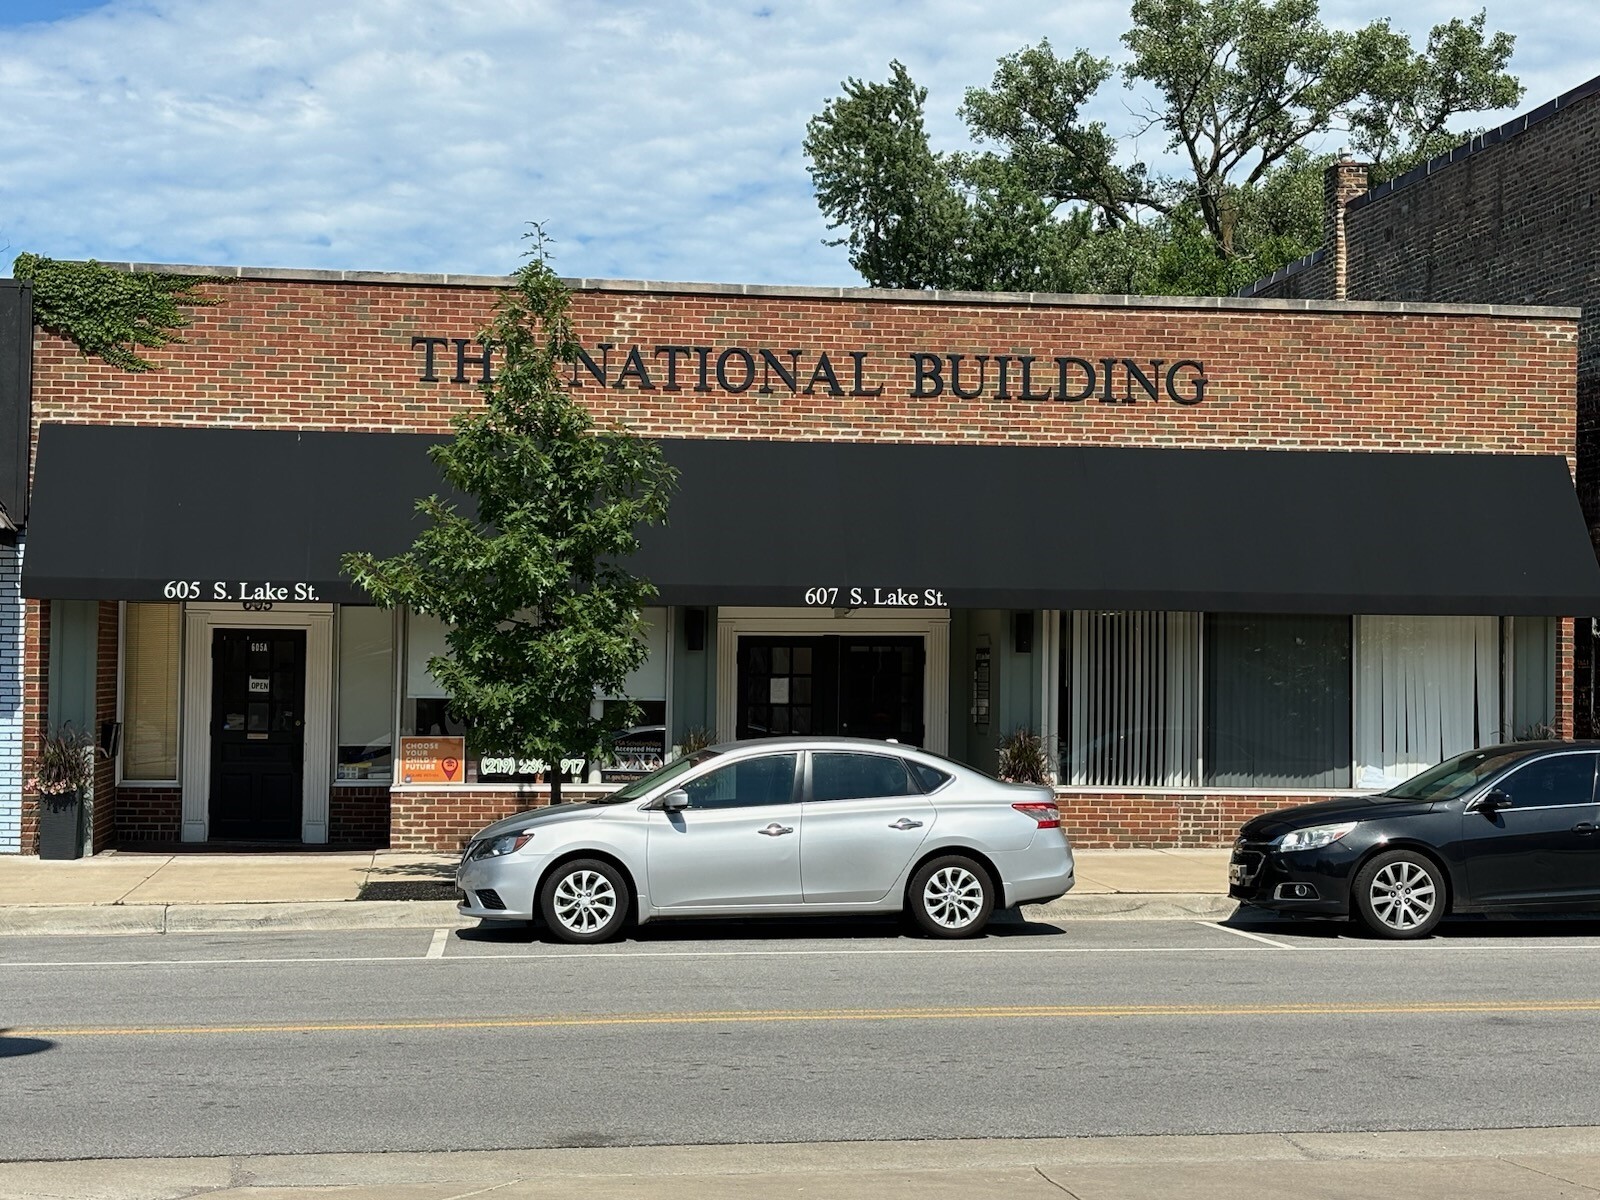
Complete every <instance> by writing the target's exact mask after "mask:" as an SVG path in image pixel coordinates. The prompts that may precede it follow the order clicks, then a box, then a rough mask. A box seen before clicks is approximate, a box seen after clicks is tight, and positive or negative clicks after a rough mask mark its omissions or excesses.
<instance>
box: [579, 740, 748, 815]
mask: <svg viewBox="0 0 1600 1200" xmlns="http://www.w3.org/2000/svg"><path fill="white" fill-rule="evenodd" d="M716 753H717V752H716V751H715V750H696V751H695V752H694V753H693V754H688V755H685V756H684V757H683V758H675V759H673V760H672V761H671V762H669V763H668V764H667V765H666V766H664V767H657V768H656V769H655V770H654V771H651V772H650V774H648V775H646V776H644V778H642V779H635V780H634V781H633V782H632V783H630V784H628V785H627V786H626V787H623V788H620V789H618V790H617V791H615V792H612V793H611V794H610V795H609V796H601V797H600V798H599V799H597V800H595V801H594V803H595V804H626V803H627V802H628V801H629V800H637V799H639V798H640V797H641V796H644V795H647V794H648V793H649V792H651V791H653V790H654V789H655V788H658V787H660V786H661V785H662V784H663V783H666V782H668V781H669V780H673V779H676V778H677V777H678V776H679V775H682V774H683V773H684V772H685V771H687V770H688V769H689V768H690V767H697V766H699V765H700V764H701V763H703V762H705V761H706V759H708V758H712V757H714V756H715V755H716Z"/></svg>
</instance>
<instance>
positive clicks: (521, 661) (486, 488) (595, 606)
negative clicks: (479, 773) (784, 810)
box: [342, 226, 675, 803]
mask: <svg viewBox="0 0 1600 1200" xmlns="http://www.w3.org/2000/svg"><path fill="white" fill-rule="evenodd" d="M529 236H530V237H531V238H533V239H534V242H535V246H534V249H533V251H532V252H531V253H530V254H529V256H528V261H527V262H526V263H525V264H524V265H523V267H522V269H521V270H519V271H518V272H517V274H516V276H515V278H514V282H513V284H512V286H511V288H510V289H509V290H508V291H507V292H506V293H505V294H504V295H503V297H502V298H501V301H500V304H499V306H498V308H497V309H496V312H495V315H494V317H493V319H492V321H491V322H490V324H489V325H488V327H487V328H486V329H485V330H484V331H483V332H482V334H481V335H480V338H481V340H482V343H483V346H484V352H485V353H486V354H492V355H493V356H494V361H495V363H496V372H495V376H494V379H493V382H491V383H488V384H485V385H484V386H483V388H482V391H483V397H484V404H483V407H482V408H480V409H473V410H470V411H467V412H464V413H462V414H460V415H459V416H457V417H456V418H455V420H454V422H453V424H454V427H455V436H454V438H453V440H451V441H448V442H444V443H441V444H439V445H438V446H435V447H434V448H433V449H432V450H431V451H430V454H431V455H432V457H433V460H434V462H435V463H436V464H437V465H438V467H439V471H440V474H441V475H442V476H443V478H444V480H445V482H446V483H447V484H449V485H450V487H451V488H453V489H454V490H455V491H456V492H458V493H460V494H462V495H465V496H469V497H471V498H472V499H473V501H474V502H475V504H474V511H471V512H468V511H465V510H464V509H463V508H462V507H461V506H458V505H457V504H456V503H454V502H453V501H451V500H448V499H444V498H441V497H440V496H438V495H432V496H429V497H427V498H426V499H423V500H419V501H418V502H417V511H418V512H419V513H421V514H422V515H423V516H425V517H426V518H428V521H429V524H428V527H427V528H425V529H424V530H423V532H422V533H421V534H419V535H418V537H417V539H416V542H415V543H414V544H413V545H412V547H411V549H410V550H408V551H406V552H405V553H403V554H400V555H397V556H395V557H393V558H388V559H378V558H375V557H373V556H372V555H371V554H366V553H354V554H347V555H345V556H344V559H343V562H342V565H343V567H344V570H345V572H346V573H347V574H349V575H350V576H351V577H352V578H354V579H355V581H356V582H357V583H358V584H359V585H360V586H361V587H362V588H363V589H364V590H365V591H366V592H367V593H368V595H370V596H371V597H372V599H373V601H374V602H375V603H377V604H380V605H382V606H384V607H385V608H392V607H394V606H396V605H402V604H403V605H406V606H408V607H410V608H412V609H414V610H415V611H417V612H421V613H426V614H430V615H432V616H435V617H438V618H440V619H441V620H443V621H444V622H446V623H447V624H448V625H449V626H450V630H449V633H448V634H447V635H446V642H447V644H448V645H449V648H450V654H449V656H448V657H442V656H440V657H435V658H432V659H430V660H429V661H428V669H429V670H430V671H431V672H432V673H433V675H434V678H435V679H437V680H438V681H439V682H440V684H441V685H442V686H443V687H444V689H445V692H446V694H447V695H448V696H449V700H450V706H451V710H452V712H453V713H454V714H455V716H456V717H457V719H459V720H460V721H462V722H463V723H464V724H465V725H466V728H467V743H468V747H469V749H470V750H471V751H472V752H473V753H475V754H481V753H485V752H494V753H509V754H516V755H518V756H520V757H534V758H540V759H543V760H544V761H545V762H546V763H549V764H552V766H553V768H554V769H552V770H551V771H550V772H549V777H550V781H551V795H550V798H551V802H552V803H559V801H560V798H561V771H560V767H559V764H560V762H561V759H562V758H564V757H567V756H574V755H584V756H591V757H592V756H595V755H598V754H600V753H602V752H603V751H604V749H605V746H606V742H607V740H608V738H609V736H610V735H611V734H613V733H615V732H616V731H618V730H620V729H622V728H625V727H626V726H627V725H629V724H631V723H633V722H634V721H635V720H637V712H636V710H632V706H631V705H614V706H608V708H607V710H606V711H605V712H604V714H603V715H601V716H595V715H594V712H593V704H594V700H595V697H596V696H597V695H602V694H607V693H610V694H613V695H620V694H621V693H622V689H623V686H624V681H625V680H626V678H627V676H628V674H629V672H631V671H634V670H636V669H637V668H638V667H640V666H641V665H642V664H643V662H644V660H645V658H646V655H647V650H646V647H645V643H644V641H643V639H642V626H641V615H640V610H641V609H642V608H643V606H644V605H645V604H646V603H647V602H648V601H649V600H650V599H651V598H652V597H653V596H654V595H655V594H656V592H655V588H654V587H652V586H651V585H650V584H649V583H648V582H647V581H645V580H643V579H639V578H636V577H635V576H633V575H632V574H630V573H629V572H628V571H627V570H626V568H625V567H624V566H623V565H622V562H623V560H624V559H626V558H627V556H628V555H630V554H632V553H633V552H634V551H635V550H637V548H638V538H637V530H638V529H639V527H640V526H642V525H652V524H659V523H661V522H663V521H664V520H665V519H666V511H667V504H668V499H669V496H670V493H671V490H672V487H673V485H674V481H675V472H674V471H673V469H672V468H671V467H670V466H669V465H668V464H667V463H666V461H665V459H664V458H663V457H662V454H661V449H660V447H659V446H657V445H656V444H655V443H654V442H651V441H648V440H646V439H643V438H640V437H637V436H635V435H633V434H631V433H630V432H628V431H627V430H625V429H621V428H611V429H597V428H595V426H594V423H593V421H592V419H591V418H590V416H589V414H588V412H587V411H586V410H585V409H584V408H583V407H582V406H581V405H580V404H578V403H577V402H576V401H575V400H574V399H573V398H572V395H571V393H570V392H569V390H568V386H569V385H568V375H569V374H570V372H571V370H572V365H573V364H574V363H575V362H576V361H577V347H578V344H577V341H576V339H575V337H574V334H573V329H572V324H571V317H570V313H569V308H570V303H571V297H570V294H569V293H568V291H567V289H566V287H565V286H564V285H563V284H562V283H561V281H560V279H558V278H557V277H556V275H555V273H554V272H553V271H552V270H551V269H550V266H549V262H548V254H547V245H546V241H545V237H544V234H543V231H542V230H541V229H539V227H537V226H535V227H534V230H533V232H532V233H530V234H529Z"/></svg>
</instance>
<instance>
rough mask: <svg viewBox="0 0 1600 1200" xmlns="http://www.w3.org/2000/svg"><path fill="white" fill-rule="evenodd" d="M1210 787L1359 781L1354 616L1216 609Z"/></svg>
mask: <svg viewBox="0 0 1600 1200" xmlns="http://www.w3.org/2000/svg"><path fill="white" fill-rule="evenodd" d="M1204 714H1205V739H1204V750H1205V760H1204V761H1205V782H1206V786H1207V787H1284V788H1347V787H1349V786H1350V618H1349V617H1322V616H1256V615H1252V616H1244V615H1237V614H1222V613H1218V614H1208V615H1207V616H1206V619H1205V708H1204Z"/></svg>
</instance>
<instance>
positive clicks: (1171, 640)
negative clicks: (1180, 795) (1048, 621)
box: [1067, 611, 1200, 787]
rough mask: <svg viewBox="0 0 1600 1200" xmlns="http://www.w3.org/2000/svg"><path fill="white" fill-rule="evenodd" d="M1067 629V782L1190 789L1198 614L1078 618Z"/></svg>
mask: <svg viewBox="0 0 1600 1200" xmlns="http://www.w3.org/2000/svg"><path fill="white" fill-rule="evenodd" d="M1072 622H1073V629H1072V651H1071V653H1072V673H1071V686H1070V690H1069V692H1068V697H1067V707H1068V721H1069V723H1070V728H1071V730H1072V737H1071V750H1070V757H1069V763H1068V766H1069V771H1070V774H1069V777H1070V779H1071V781H1072V783H1073V784H1074V785H1075V786H1080V787H1195V786H1197V785H1198V784H1199V782H1200V780H1199V743H1200V737H1199V725H1200V720H1199V717H1200V713H1199V688H1198V686H1197V684H1198V680H1199V662H1200V616H1199V614H1198V613H1163V612H1083V611H1080V612H1075V613H1073V614H1072Z"/></svg>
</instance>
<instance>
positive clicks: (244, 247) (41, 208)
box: [0, 0, 1600, 284]
mask: <svg viewBox="0 0 1600 1200" xmlns="http://www.w3.org/2000/svg"><path fill="white" fill-rule="evenodd" d="M1385 8H1386V6H1384V5H1382V4H1379V3H1377V2H1376V0H1349V2H1344V3H1339V2H1335V0H1325V2H1324V16H1325V17H1326V19H1328V20H1329V21H1330V22H1334V23H1338V24H1342V25H1356V24H1360V23H1363V22H1365V21H1367V20H1370V19H1372V18H1373V17H1376V16H1379V15H1383V14H1384V9H1385ZM1460 12H1461V10H1460V9H1459V8H1458V7H1457V6H1455V5H1453V4H1447V3H1444V2H1443V0H1420V2H1419V3H1415V4H1413V5H1411V6H1409V7H1408V9H1407V10H1406V14H1407V15H1406V17H1405V18H1404V19H1403V21H1398V22H1397V24H1400V25H1402V27H1404V28H1406V29H1407V30H1408V31H1409V32H1411V33H1412V35H1413V36H1414V37H1415V38H1417V39H1419V40H1420V38H1421V37H1423V36H1425V34H1426V30H1427V28H1428V26H1430V25H1431V24H1433V23H1434V22H1436V21H1440V20H1445V19H1448V18H1449V17H1450V16H1454V15H1458V14H1459V13H1460ZM761 14H768V15H761ZM1489 22H1490V25H1491V27H1493V28H1504V29H1508V30H1511V31H1512V32H1515V33H1517V34H1519V41H1518V53H1517V56H1516V59H1515V60H1514V66H1515V68H1516V69H1517V70H1518V71H1519V73H1520V74H1521V75H1522V77H1523V79H1524V81H1525V82H1526V83H1527V85H1528V98H1527V101H1526V102H1525V103H1524V104H1523V105H1522V106H1521V107H1522V108H1524V109H1526V108H1531V107H1532V106H1533V105H1535V104H1538V103H1540V102H1542V101H1544V100H1546V99H1548V98H1550V97H1552V96H1554V95H1556V94H1557V93H1558V92H1560V91H1563V90H1565V89H1567V88H1570V87H1572V86H1574V85H1576V84H1578V83H1580V82H1582V81H1583V80H1585V79H1586V78H1588V77H1589V75H1590V74H1592V73H1593V70H1594V67H1593V64H1594V63H1595V62H1596V61H1600V54H1597V53H1596V51H1597V50H1600V27H1597V23H1596V22H1594V21H1593V20H1592V17H1591V14H1590V10H1589V4H1588V2H1587V0H1565V2H1562V0H1558V2H1556V3H1545V4H1541V5H1537V6H1533V5H1520V6H1515V7H1514V6H1513V5H1512V4H1511V3H1509V2H1508V0H1499V2H1497V3H1495V4H1493V5H1491V6H1490V8H1489ZM1126 24H1127V7H1126V4H1125V3H1123V2H1122V0H1117V2H1112V0H1078V2H1075V3H1070V4H1064V5H1056V6H1048V7H1043V6H1040V5H1039V4H1038V3H1037V0H986V2H984V3H976V2H972V0H927V2H926V3H911V2H910V0H904V2H900V3H861V2H860V0H751V2H749V3H746V4H742V5H739V4H727V3H715V2H713V0H604V2H602V0H591V2H588V3H578V2H577V0H425V2H424V0H341V2H340V3H337V4H330V3H328V2H327V0H274V2H273V3H271V4H261V3H259V2H257V0H142V2H135V0H112V2H111V3H109V4H107V5H106V6H105V7H103V8H101V9H97V10H94V11H90V12H86V13H82V14H80V15H77V16H73V17H68V18H64V19H62V20H60V21H57V22H55V23H53V24H48V25H37V24H35V25H27V26H23V27H20V28H12V29H0V90H3V94H4V95H5V96H6V109H7V117H6V120H5V122H4V123H3V125H0V163H3V164H4V166H3V168H0V247H7V246H8V247H9V248H8V249H0V267H3V266H4V265H6V264H8V263H9V260H10V257H11V255H12V254H14V253H15V252H16V251H18V250H21V249H29V250H35V251H38V252H40V253H44V254H49V255H53V256H56V257H91V256H92V257H97V258H101V259H108V260H117V259H130V258H131V259H137V260H141V261H155V262H203V263H232V264H240V265H246V266H290V267H340V268H352V269H363V270H415V271H448V272H482V273H499V272H502V271H505V270H508V269H510V268H511V267H512V266H513V265H514V264H515V263H516V261H517V258H518V255H519V253H520V251H521V248H522V247H521V243H520V241H519V235H520V234H521V232H522V230H523V229H524V228H525V223H526V222H527V221H530V220H543V221H545V222H547V223H548V225H549V227H550V229H551V231H552V232H553V234H554V236H555V237H556V239H557V260H556V266H557V267H558V269H560V270H561V271H562V272H563V273H564V274H570V275H591V276H622V277H633V278H638V277H648V278H657V279H708V280H743V281H750V282H783V283H814V284H841V283H844V284H848V283H855V282H858V280H857V279H856V277H855V275H854V272H852V271H851V270H850V268H849V266H848V264H847V262H846V259H845V255H844V252H843V250H842V249H839V248H830V247H826V246H824V245H822V239H823V238H824V237H826V236H827V230H826V228H825V226H824V223H823V220H822V217H821V216H820V214H819V213H818V212H817V210H816V207H815V204H814V203H813V200H812V196H811V187H810V180H809V178H808V176H807V174H806V163H805V158H804V155H803V154H802V153H801V150H800V141H801V138H802V137H803V135H804V129H805V123H806V120H807V119H808V118H809V117H810V116H811V115H812V114H814V113H815V112H816V111H818V109H820V108H821V106H822V104H823V102H824V101H825V100H826V99H827V98H829V97H831V96H834V95H836V94H838V91H839V84H840V81H841V80H842V79H843V78H844V77H846V76H849V75H853V76H857V77H863V78H873V79H879V78H883V77H884V76H885V74H886V73H887V63H888V61H889V60H890V59H891V58H899V59H901V60H902V61H904V62H905V63H906V64H907V66H908V67H909V68H910V70H911V73H912V75H913V76H914V77H915V78H916V79H917V80H918V82H920V83H921V84H923V85H924V86H926V87H927V88H928V92H929V96H928V118H929V126H930V130H931V131H932V133H933V136H934V138H935V140H936V142H938V143H939V144H941V145H944V146H954V145H957V144H959V143H960V142H961V140H962V128H961V124H960V121H959V120H958V118H957V117H956V115H955V113H956V108H957V106H958V105H959V104H960V102H961V95H962V92H963V90H964V89H965V88H967V87H969V86H974V85H979V84H984V83H987V82H988V80H989V78H990V76H991V75H992V73H993V69H994V62H995V59H996V58H998V57H999V56H1000V55H1002V54H1007V53H1010V52H1012V51H1014V50H1016V49H1018V48H1019V47H1021V46H1023V45H1025V44H1030V43H1032V42H1035V41H1037V40H1038V39H1039V38H1040V37H1045V36H1048V37H1049V38H1050V39H1051V41H1052V42H1053V43H1054V44H1055V45H1056V47H1057V48H1058V49H1061V50H1070V49H1071V48H1073V47H1076V46H1079V45H1082V46H1086V47H1088V48H1089V49H1091V50H1093V51H1094V52H1096V53H1099V54H1106V55H1113V56H1115V55H1116V54H1117V52H1118V50H1119V45H1118V42H1117V37H1118V35H1119V34H1120V33H1121V32H1122V30H1123V29H1124V28H1125V27H1126ZM1132 103H1133V97H1132V96H1131V94H1130V93H1128V92H1126V91H1124V90H1122V89H1121V88H1120V87H1116V86H1113V85H1108V86H1107V87H1106V88H1105V89H1103V91H1102V94H1101V96H1100V97H1099V98H1098V99H1097V111H1096V113H1095V115H1096V116H1098V117H1100V118H1102V119H1104V120H1106V121H1107V123H1108V124H1109V125H1110V126H1111V127H1112V128H1113V129H1114V130H1126V129H1130V128H1132V126H1133V121H1132V120H1131V119H1130V116H1129V111H1128V110H1129V106H1130V105H1131V104H1132ZM1502 115H1509V114H1502ZM1498 119H1499V118H1498V117H1496V118H1491V119H1490V121H1489V122H1486V123H1492V121H1493V120H1498ZM1140 149H1141V151H1143V153H1145V154H1146V155H1149V154H1152V153H1156V152H1159V141H1158V135H1156V134H1147V135H1145V138H1144V139H1143V142H1142V144H1141V146H1140Z"/></svg>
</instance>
